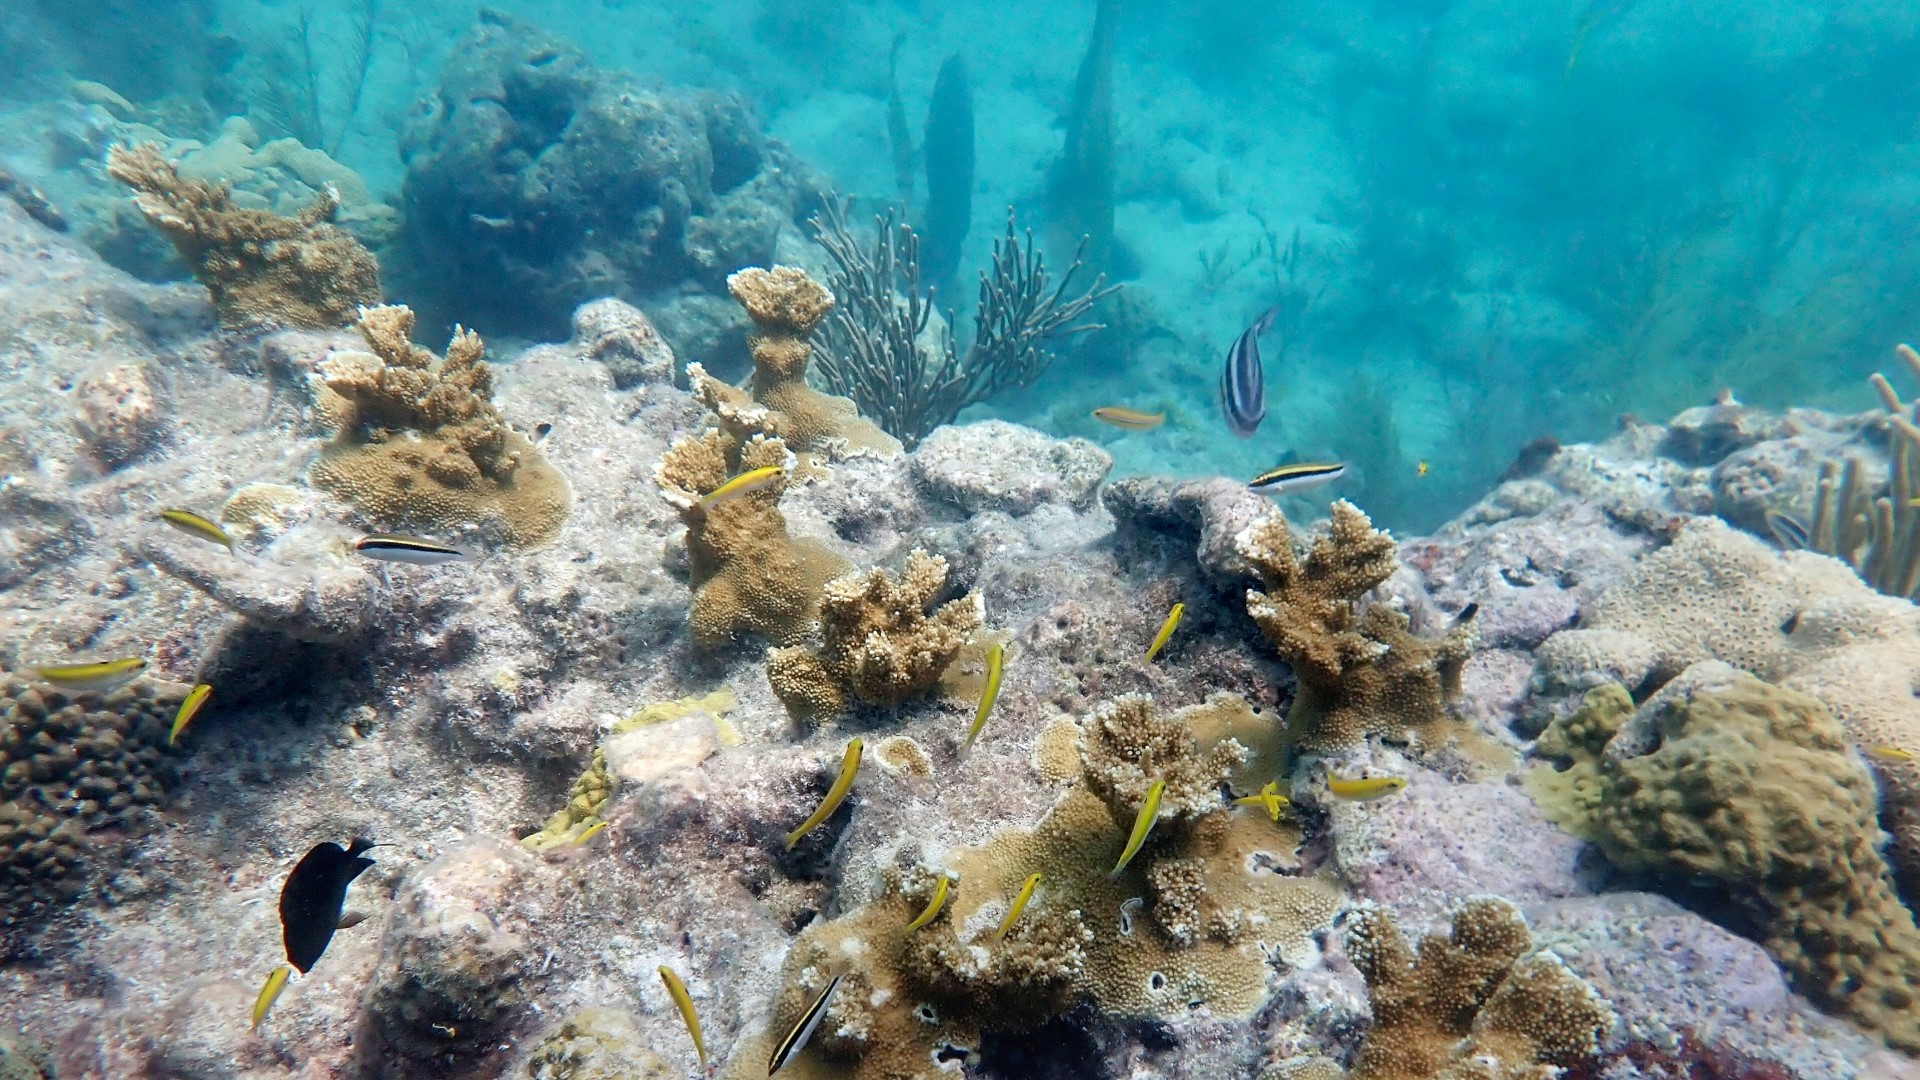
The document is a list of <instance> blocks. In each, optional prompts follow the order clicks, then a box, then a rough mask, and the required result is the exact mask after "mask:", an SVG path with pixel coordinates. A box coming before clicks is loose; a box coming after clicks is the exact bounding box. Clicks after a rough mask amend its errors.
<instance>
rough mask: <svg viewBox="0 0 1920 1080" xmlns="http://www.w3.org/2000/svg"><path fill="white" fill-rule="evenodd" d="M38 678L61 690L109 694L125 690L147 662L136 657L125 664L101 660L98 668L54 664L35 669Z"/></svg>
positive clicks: (94, 666)
mask: <svg viewBox="0 0 1920 1080" xmlns="http://www.w3.org/2000/svg"><path fill="white" fill-rule="evenodd" d="M33 670H34V671H35V672H36V673H38V674H39V676H40V677H41V678H43V679H45V680H47V681H48V682H50V683H52V684H53V685H55V686H57V687H59V688H60V689H62V690H98V691H100V692H101V693H103V694H104V693H106V692H107V691H109V690H113V689H117V688H119V687H122V686H125V685H127V684H128V683H130V682H132V681H133V680H135V679H137V678H139V677H140V673H141V672H143V671H145V670H147V662H146V661H145V660H142V659H140V658H139V657H137V656H130V657H127V658H126V659H125V660H103V661H101V662H100V663H97V664H55V665H53V666H52V667H43V668H34V669H33Z"/></svg>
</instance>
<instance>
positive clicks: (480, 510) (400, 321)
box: [312, 306, 572, 546]
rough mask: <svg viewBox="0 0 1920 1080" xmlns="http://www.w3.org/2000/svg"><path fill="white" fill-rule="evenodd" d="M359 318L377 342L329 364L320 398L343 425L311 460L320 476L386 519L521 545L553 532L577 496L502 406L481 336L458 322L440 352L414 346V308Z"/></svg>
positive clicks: (378, 519)
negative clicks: (476, 532)
mask: <svg viewBox="0 0 1920 1080" xmlns="http://www.w3.org/2000/svg"><path fill="white" fill-rule="evenodd" d="M358 327H359V330H360V335H361V337H362V338H363V339H364V340H365V341H366V343H367V347H368V349H370V350H371V352H337V353H334V354H333V355H332V356H331V357H330V358H329V359H328V360H327V361H325V362H324V363H323V364H322V366H321V372H320V375H321V379H322V380H323V382H322V389H321V394H320V400H319V402H318V404H317V406H316V407H317V409H318V410H319V412H320V413H321V414H322V415H323V416H326V417H328V418H329V419H330V420H332V421H333V422H334V423H335V424H336V425H337V427H338V429H339V434H338V437H337V438H336V439H335V441H334V443H333V445H331V446H330V447H328V448H327V450H326V452H325V453H324V454H322V455H321V457H320V459H319V460H318V461H316V462H314V465H313V471H312V479H313V482H314V484H315V485H316V486H317V487H320V488H322V489H324V490H326V491H329V492H332V493H333V494H335V495H339V496H340V497H341V498H344V499H346V500H347V501H348V502H351V503H352V504H353V505H354V506H355V507H356V508H357V509H358V510H359V511H360V513H361V514H362V515H364V516H365V517H366V518H367V519H369V520H370V521H371V522H373V523H374V524H376V525H378V526H381V527H409V528H416V529H430V530H451V529H458V528H461V527H464V526H474V525H481V526H488V527H491V528H493V529H495V530H497V531H498V532H499V534H500V535H501V537H502V538H503V539H504V540H505V541H506V542H507V543H510V544H514V545H517V546H529V545H535V544H540V543H543V542H545V541H547V540H550V539H552V538H553V536H554V534H556V533H558V532H559V531H560V527H561V525H563V524H564V523H565V522H566V516H567V508H568V505H569V504H570V503H571V501H572V494H571V493H570V491H569V490H568V488H567V483H566V480H565V478H563V477H562V476H561V475H560V473H559V472H558V471H557V470H555V469H554V468H553V467H552V466H551V465H549V464H547V462H546V460H545V459H544V458H542V457H541V456H540V453H539V451H538V450H536V449H534V447H533V444H532V443H530V442H528V441H527V440H526V439H525V438H524V437H523V436H521V435H519V434H518V433H516V432H514V431H513V430H512V429H510V428H509V427H508V426H507V423H506V421H505V420H504V419H503V418H502V417H501V416H500V412H499V410H498V409H496V408H494V406H493V400H492V398H493V373H492V371H491V369H489V368H488V367H487V363H486V361H485V360H484V359H482V357H483V356H484V355H485V353H486V347H485V345H484V344H483V343H482V342H481V340H480V335H478V334H475V333H473V332H472V331H469V330H458V329H456V330H455V332H454V335H453V340H452V341H450V342H448V344H447V355H446V359H444V360H441V361H438V362H436V361H435V359H434V356H433V354H432V353H430V352H428V351H427V350H426V349H423V348H421V347H420V346H418V345H415V344H413V342H412V340H411V336H412V333H413V312H412V311H411V310H409V309H407V308H405V307H401V306H386V307H374V308H365V309H363V310H362V311H361V313H360V319H359V322H358Z"/></svg>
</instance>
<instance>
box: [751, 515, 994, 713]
mask: <svg viewBox="0 0 1920 1080" xmlns="http://www.w3.org/2000/svg"><path fill="white" fill-rule="evenodd" d="M946 583H947V560H945V559H943V558H941V557H940V556H938V555H929V554H927V553H926V552H924V551H920V550H918V549H916V550H915V551H913V552H912V553H911V554H909V555H908V556H907V565H906V567H905V569H903V570H902V571H901V572H900V574H899V576H897V577H896V576H894V575H893V574H890V573H888V572H887V571H885V570H882V569H874V570H869V571H867V572H866V573H864V574H860V573H854V574H848V575H846V576H844V577H839V578H835V579H834V580H832V581H830V582H828V583H827V586H826V589H825V590H824V595H823V597H822V600H821V605H820V630H821V638H822V646H821V648H820V649H818V650H813V649H807V648H804V647H800V646H789V647H786V648H775V649H769V650H768V651H767V678H768V679H769V681H771V682H772V683H773V689H774V692H775V693H776V694H778V695H779V696H780V700H781V701H783V702H784V703H786V706H787V709H788V711H789V712H791V713H793V714H794V715H795V716H796V717H799V718H801V719H803V720H807V721H812V720H816V719H819V718H821V717H824V716H828V715H831V714H832V713H835V712H838V711H840V709H842V708H844V707H845V705H846V702H847V699H848V698H849V697H851V698H853V699H854V700H857V701H863V702H866V703H867V704H870V705H898V704H900V703H901V702H904V701H907V700H910V699H912V698H916V697H919V696H921V695H922V694H925V693H926V692H927V691H929V690H932V689H933V688H934V686H935V685H936V684H938V683H939V681H940V677H941V675H943V674H944V673H945V672H946V670H947V666H948V665H949V664H951V663H953V659H954V657H955V656H957V655H959V653H960V649H961V647H962V646H963V645H965V644H966V642H967V636H968V635H969V634H971V633H972V632H973V631H974V630H975V629H977V628H978V627H979V626H980V605H979V604H978V603H976V602H975V601H974V600H973V599H972V598H971V597H961V598H959V599H955V600H949V601H947V602H946V603H944V604H940V605H938V606H937V607H936V606H935V603H934V602H935V601H936V600H937V599H938V598H939V596H940V591H941V589H943V588H944V587H945V586H946Z"/></svg>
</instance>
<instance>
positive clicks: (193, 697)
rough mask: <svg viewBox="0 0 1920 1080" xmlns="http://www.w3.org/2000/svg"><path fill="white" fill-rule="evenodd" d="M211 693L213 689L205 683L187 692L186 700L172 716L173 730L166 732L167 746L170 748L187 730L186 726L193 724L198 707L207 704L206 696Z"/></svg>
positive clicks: (197, 713)
mask: <svg viewBox="0 0 1920 1080" xmlns="http://www.w3.org/2000/svg"><path fill="white" fill-rule="evenodd" d="M211 693H213V687H211V686H208V685H207V684H206V683H201V684H200V685H198V686H196V687H194V688H193V689H192V690H189V691H187V699H186V700H185V701H182V702H181V703H180V711H179V712H177V713H174V714H173V730H172V731H169V732H167V745H168V746H172V745H173V740H175V739H177V738H179V737H180V733H181V732H183V731H185V730H187V725H188V724H190V723H192V722H193V718H194V717H195V716H198V715H200V706H202V705H205V704H206V703H207V695H208V694H211Z"/></svg>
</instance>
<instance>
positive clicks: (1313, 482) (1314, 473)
mask: <svg viewBox="0 0 1920 1080" xmlns="http://www.w3.org/2000/svg"><path fill="white" fill-rule="evenodd" d="M1346 474H1347V466H1346V463H1345V462H1340V461H1324V462H1299V463H1297V464H1293V465H1282V466H1280V467H1278V468H1274V469H1268V470H1267V471H1266V472H1263V473H1261V474H1260V475H1259V476H1256V477H1254V478H1253V479H1251V480H1249V481H1247V486H1248V487H1250V488H1252V489H1253V490H1255V491H1258V492H1260V493H1261V494H1263V495H1283V494H1286V493H1287V492H1290V491H1305V490H1306V489H1308V488H1316V487H1319V486H1320V485H1321V484H1331V483H1332V482H1334V481H1335V480H1338V479H1340V478H1341V477H1342V476H1345V475H1346Z"/></svg>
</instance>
